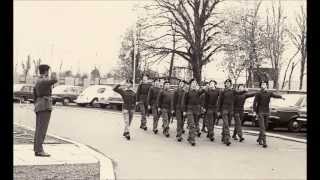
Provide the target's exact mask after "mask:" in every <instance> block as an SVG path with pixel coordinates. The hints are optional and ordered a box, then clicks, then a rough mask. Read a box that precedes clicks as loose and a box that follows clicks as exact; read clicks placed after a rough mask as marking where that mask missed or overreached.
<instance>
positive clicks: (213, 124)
mask: <svg viewBox="0 0 320 180" xmlns="http://www.w3.org/2000/svg"><path fill="white" fill-rule="evenodd" d="M217 118H218V116H217V112H216V111H213V113H212V137H214V126H215V124H216V120H217Z"/></svg>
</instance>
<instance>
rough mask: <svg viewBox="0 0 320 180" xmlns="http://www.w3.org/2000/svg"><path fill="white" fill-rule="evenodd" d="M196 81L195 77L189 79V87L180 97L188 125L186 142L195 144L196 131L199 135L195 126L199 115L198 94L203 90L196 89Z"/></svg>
mask: <svg viewBox="0 0 320 180" xmlns="http://www.w3.org/2000/svg"><path fill="white" fill-rule="evenodd" d="M198 87H199V86H198V83H197V81H196V80H195V79H191V80H190V87H189V88H190V89H189V91H188V92H186V93H185V94H184V96H183V98H182V106H184V107H185V109H184V112H183V114H187V119H188V127H189V137H188V142H189V143H190V144H191V145H192V146H195V145H196V142H195V136H196V133H198V136H199V137H200V135H201V133H200V129H199V127H196V126H197V122H198V121H199V117H200V111H201V110H200V109H201V101H200V96H201V94H202V93H203V92H204V91H203V90H200V89H198Z"/></svg>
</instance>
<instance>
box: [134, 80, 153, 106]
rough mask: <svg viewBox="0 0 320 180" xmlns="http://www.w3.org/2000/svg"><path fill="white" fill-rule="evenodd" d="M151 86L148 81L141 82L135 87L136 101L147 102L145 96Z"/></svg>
mask: <svg viewBox="0 0 320 180" xmlns="http://www.w3.org/2000/svg"><path fill="white" fill-rule="evenodd" d="M150 87H151V84H150V83H141V84H139V86H138V89H137V101H139V102H140V101H141V102H144V103H147V97H148V93H149V89H150Z"/></svg>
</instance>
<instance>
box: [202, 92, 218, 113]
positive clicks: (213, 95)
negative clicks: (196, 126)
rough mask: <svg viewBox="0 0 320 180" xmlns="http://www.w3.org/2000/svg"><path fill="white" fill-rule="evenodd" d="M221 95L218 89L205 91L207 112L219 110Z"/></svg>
mask: <svg viewBox="0 0 320 180" xmlns="http://www.w3.org/2000/svg"><path fill="white" fill-rule="evenodd" d="M219 94H220V91H219V90H218V89H208V90H207V91H205V93H204V94H203V99H204V102H203V106H204V108H205V109H206V110H208V109H210V110H214V111H216V110H217V108H218V100H219Z"/></svg>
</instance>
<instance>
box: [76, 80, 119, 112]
mask: <svg viewBox="0 0 320 180" xmlns="http://www.w3.org/2000/svg"><path fill="white" fill-rule="evenodd" d="M112 92H113V91H112V87H111V86H108V85H92V86H89V87H87V88H86V89H85V90H84V91H83V92H82V93H81V94H80V95H79V96H78V98H77V99H76V100H75V102H76V103H77V104H78V105H79V106H86V105H90V106H93V107H98V106H99V105H101V106H104V105H105V104H100V103H99V101H102V100H103V99H108V98H109V97H110V96H111V95H112Z"/></svg>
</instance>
